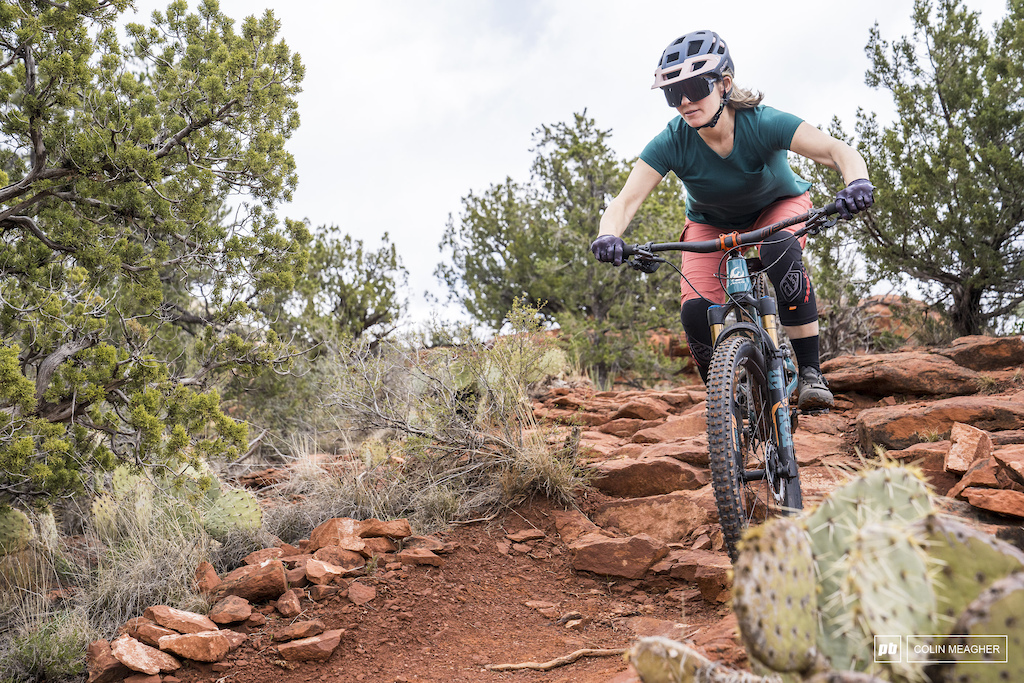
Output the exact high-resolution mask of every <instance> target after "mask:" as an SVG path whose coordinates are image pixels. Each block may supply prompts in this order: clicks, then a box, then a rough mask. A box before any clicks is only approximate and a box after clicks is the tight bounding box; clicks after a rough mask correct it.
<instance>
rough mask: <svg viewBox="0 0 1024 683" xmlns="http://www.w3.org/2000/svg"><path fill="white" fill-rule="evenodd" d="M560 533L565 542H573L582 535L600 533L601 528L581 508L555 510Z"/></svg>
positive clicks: (553, 516)
mask: <svg viewBox="0 0 1024 683" xmlns="http://www.w3.org/2000/svg"><path fill="white" fill-rule="evenodd" d="M551 517H552V518H553V520H554V523H555V529H556V530H557V531H558V535H559V536H560V537H561V539H562V541H563V542H565V543H572V542H573V541H575V540H576V539H578V538H580V537H581V536H586V535H587V534H595V533H600V531H601V528H600V527H599V526H597V525H596V524H594V523H593V522H592V521H590V519H588V518H587V516H586V515H584V514H583V513H582V512H580V511H579V510H555V511H554V512H552V513H551Z"/></svg>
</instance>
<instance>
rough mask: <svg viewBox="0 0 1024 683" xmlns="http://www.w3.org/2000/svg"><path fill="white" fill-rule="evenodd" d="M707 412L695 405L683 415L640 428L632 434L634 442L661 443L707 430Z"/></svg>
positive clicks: (696, 434)
mask: <svg viewBox="0 0 1024 683" xmlns="http://www.w3.org/2000/svg"><path fill="white" fill-rule="evenodd" d="M707 430H708V420H707V413H706V412H705V410H704V408H703V407H702V406H698V407H695V408H693V409H691V410H689V411H687V412H686V414H684V415H678V416H673V417H670V418H668V419H667V420H665V422H663V423H662V424H659V425H656V426H654V427H648V428H646V429H641V430H639V431H638V432H636V433H635V434H634V435H633V438H632V441H633V442H634V443H662V442H665V441H674V440H678V439H688V438H691V437H694V436H698V435H700V434H703V433H705V432H707Z"/></svg>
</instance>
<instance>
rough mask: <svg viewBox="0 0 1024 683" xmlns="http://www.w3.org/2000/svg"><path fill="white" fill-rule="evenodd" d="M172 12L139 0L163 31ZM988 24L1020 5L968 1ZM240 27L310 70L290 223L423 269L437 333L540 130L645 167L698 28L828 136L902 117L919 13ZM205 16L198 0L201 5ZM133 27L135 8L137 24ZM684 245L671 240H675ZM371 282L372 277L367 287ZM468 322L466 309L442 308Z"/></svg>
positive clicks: (475, 18) (884, 1)
mask: <svg viewBox="0 0 1024 683" xmlns="http://www.w3.org/2000/svg"><path fill="white" fill-rule="evenodd" d="M167 4H168V3H167V2H164V1H161V0H136V7H137V13H136V16H135V17H134V18H133V20H135V21H144V22H148V18H149V15H150V14H151V12H152V10H153V9H163V8H164V7H166V5H167ZM967 4H968V6H969V7H970V8H972V9H974V10H977V11H980V12H981V14H982V24H983V26H985V27H987V28H991V26H992V24H993V23H994V22H995V21H997V20H998V19H1000V18H1001V17H1002V16H1004V15H1005V13H1006V12H1005V1H1004V0H967ZM220 5H221V9H222V10H223V11H224V12H225V13H226V14H227V15H228V16H231V17H233V18H235V19H236V20H239V21H240V20H241V19H242V18H243V17H245V16H248V15H252V14H256V15H262V13H263V12H264V11H265V10H266V9H267V8H269V9H271V10H273V12H274V15H275V16H276V17H277V18H278V19H279V20H280V21H281V23H282V31H281V37H282V38H283V39H284V40H285V41H286V42H287V43H288V45H289V46H290V47H291V48H292V49H293V50H295V51H297V52H299V54H301V55H302V60H303V62H304V64H305V66H306V78H305V81H304V82H303V93H302V94H301V95H300V96H299V112H300V115H301V119H302V125H301V127H300V129H299V130H298V132H297V133H296V134H295V135H294V137H293V138H292V140H291V142H290V145H289V148H290V150H291V152H292V153H293V154H294V155H295V158H296V161H297V163H298V170H299V186H298V190H297V191H296V193H295V196H294V200H293V201H292V202H291V204H289V205H286V206H283V207H281V209H280V211H279V212H278V215H279V216H280V217H289V218H295V219H308V220H309V221H310V223H311V224H312V225H313V226H314V227H315V226H319V225H325V224H326V225H330V224H334V225H338V226H340V227H341V229H342V230H343V231H344V232H347V233H349V234H351V235H352V236H354V237H356V238H360V239H362V240H363V241H364V243H365V245H366V246H367V247H369V248H372V249H375V248H377V246H379V243H380V239H381V236H382V235H383V234H384V233H388V234H389V235H390V238H391V240H392V241H393V242H394V243H395V244H396V245H397V248H398V252H399V254H400V256H401V258H402V260H403V263H404V265H405V266H406V268H407V269H408V270H409V275H410V276H409V290H408V297H409V304H410V307H409V309H410V310H409V316H408V317H409V319H410V320H411V321H423V320H425V319H426V318H427V317H428V316H429V313H430V310H431V306H430V304H428V303H427V301H426V299H425V298H424V291H425V290H428V289H429V290H432V291H434V292H436V293H437V294H438V295H440V297H441V298H442V299H444V298H446V297H445V294H446V293H445V292H443V291H442V290H441V288H440V285H439V284H438V283H437V282H436V281H435V279H434V277H433V271H434V268H435V267H436V265H437V263H438V262H439V261H440V259H441V258H442V254H441V252H440V251H439V249H438V244H439V242H440V240H441V235H442V233H443V232H444V229H445V225H446V222H447V219H448V216H449V214H454V215H455V216H456V217H457V216H458V214H459V212H460V210H461V202H460V200H461V198H462V197H463V196H465V195H466V194H467V193H468V192H470V191H471V190H474V191H480V190H484V189H486V188H487V187H489V186H490V185H491V184H494V183H500V182H503V181H504V180H505V178H506V177H511V178H513V179H514V180H517V181H520V182H525V181H527V180H528V178H529V167H530V163H531V161H532V158H533V155H532V153H531V151H530V148H531V133H532V132H533V131H534V130H535V129H536V128H538V127H539V126H541V125H542V124H552V123H558V122H560V121H569V120H571V119H572V117H573V114H574V113H577V112H582V111H583V110H584V109H586V110H587V113H588V115H589V116H591V117H593V118H594V119H595V120H596V123H597V125H598V126H599V127H600V128H603V129H611V130H612V137H611V140H610V144H611V147H612V149H613V150H615V152H616V154H617V155H618V156H619V157H621V158H633V157H634V156H636V155H637V154H639V152H640V151H641V149H643V146H644V145H645V144H646V143H647V142H648V140H650V138H652V137H653V136H654V135H655V134H657V133H658V132H659V131H660V130H661V129H662V128H663V127H664V126H665V124H666V123H667V122H668V120H669V119H670V118H671V117H672V116H674V115H675V112H674V111H673V110H671V109H669V108H668V106H667V105H666V104H665V99H664V97H663V96H662V95H661V93H659V92H657V91H652V90H650V86H651V83H652V82H653V74H654V69H655V66H656V63H657V60H658V57H659V56H660V55H661V51H662V50H663V49H664V48H665V46H666V45H668V44H669V43H670V42H671V41H672V40H674V39H675V38H677V37H678V36H680V35H682V34H684V33H687V32H689V31H693V30H699V29H711V30H714V31H717V32H718V33H719V34H720V35H721V36H722V37H723V39H724V40H725V41H726V42H727V44H728V45H729V48H730V50H731V52H732V55H733V61H734V62H735V64H736V81H737V83H738V84H739V85H741V86H743V87H747V88H751V89H755V90H761V91H763V92H764V93H765V95H766V98H765V104H769V105H771V106H774V107H776V108H779V109H782V110H785V111H789V112H791V113H793V114H796V115H798V116H800V117H801V118H803V119H804V120H806V121H808V122H809V123H811V124H813V125H816V126H827V125H828V123H829V122H830V120H831V119H832V117H833V116H838V117H839V118H840V119H841V120H842V121H843V122H844V125H845V127H846V129H847V130H848V131H852V128H853V122H854V119H855V113H856V111H857V108H858V107H863V108H864V109H866V110H867V111H874V112H877V113H878V114H879V116H880V118H881V119H882V120H888V119H889V118H891V115H892V104H891V101H890V100H888V99H887V98H886V95H885V93H884V92H880V91H875V90H872V89H870V88H868V86H866V85H865V84H864V72H865V70H866V69H867V67H868V61H867V57H866V56H865V54H864V46H865V45H866V44H867V41H868V32H869V30H870V28H871V27H872V25H874V24H875V23H876V22H877V23H878V25H879V27H880V29H881V31H882V34H883V36H884V37H885V38H887V39H895V38H898V37H900V36H902V35H905V34H909V32H910V31H911V21H910V14H911V11H912V8H913V0H847V1H843V2H840V1H838V0H792V1H783V2H763V1H759V0H732V1H731V2H710V1H709V2H692V1H690V0H686V1H683V0H661V1H660V2H656V1H652V0H388V1H386V2H380V1H375V0H359V1H358V2H355V1H351V0H221V2H220ZM189 6H190V8H191V9H193V10H194V9H195V7H196V6H197V0H189ZM130 17H131V12H130V11H129V13H128V16H127V17H126V19H127V18H130ZM669 237H674V236H668V235H666V239H668V238H669ZM368 276H370V277H372V274H368ZM439 313H440V315H441V317H442V318H449V319H451V318H454V317H455V316H456V315H457V313H456V311H455V310H454V309H451V310H447V311H446V310H441V311H440V312H439Z"/></svg>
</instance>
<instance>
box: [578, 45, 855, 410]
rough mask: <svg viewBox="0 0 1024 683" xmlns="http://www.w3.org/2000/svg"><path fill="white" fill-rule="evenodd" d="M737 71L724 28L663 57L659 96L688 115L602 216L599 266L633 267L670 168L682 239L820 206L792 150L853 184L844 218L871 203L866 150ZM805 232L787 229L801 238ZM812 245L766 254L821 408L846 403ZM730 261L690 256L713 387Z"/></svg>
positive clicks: (690, 305) (703, 363)
mask: <svg viewBox="0 0 1024 683" xmlns="http://www.w3.org/2000/svg"><path fill="white" fill-rule="evenodd" d="M733 72H734V67H733V61H732V58H731V57H730V55H729V48H728V47H727V46H726V44H725V42H724V41H723V40H722V39H721V37H720V36H719V35H718V34H717V33H715V32H713V31H694V32H692V33H687V34H686V35H684V36H682V37H680V38H678V39H676V40H674V41H672V43H671V44H670V45H669V46H668V47H667V48H666V49H665V51H664V52H663V53H662V55H661V59H660V61H659V63H658V68H657V70H656V71H655V81H654V85H653V86H652V89H654V88H660V89H661V90H662V91H663V92H664V94H665V99H666V100H667V101H668V105H669V106H670V107H672V108H673V109H675V110H676V111H677V112H678V113H679V116H677V117H675V118H674V119H673V120H672V121H670V122H669V124H668V126H667V127H666V128H665V130H663V131H662V132H661V133H660V134H659V135H657V136H656V137H655V138H654V139H653V140H651V142H650V143H649V144H648V145H647V147H645V148H644V150H643V152H642V153H641V154H640V159H639V160H638V161H637V163H636V165H635V166H634V167H633V169H632V170H631V172H630V174H629V177H628V178H627V179H626V183H625V185H624V186H623V188H622V190H621V191H620V192H619V194H618V196H616V197H615V199H613V200H612V201H611V203H609V205H608V208H607V209H606V210H605V212H604V214H603V215H602V216H601V227H600V235H599V236H598V238H597V239H596V240H595V241H594V242H593V244H592V245H591V251H592V252H593V253H594V255H595V256H596V257H597V259H598V260H600V261H604V262H608V263H612V264H613V265H615V266H618V265H621V264H622V262H623V248H624V243H623V241H622V234H623V233H624V232H625V230H626V228H627V226H628V225H629V222H630V221H631V220H632V219H633V216H634V215H635V214H636V212H637V209H639V207H640V205H641V204H642V203H643V202H644V200H645V199H646V198H647V197H648V195H650V193H651V192H652V191H653V190H654V188H655V187H656V186H657V185H658V183H660V182H661V179H662V178H663V177H664V176H665V175H667V174H668V173H669V171H671V172H673V173H675V174H676V175H677V176H678V177H679V179H680V180H681V181H682V183H683V187H684V188H685V190H686V224H685V227H684V229H683V232H682V234H681V235H680V238H679V239H680V240H681V241H696V240H709V239H716V238H717V237H719V236H720V235H722V234H726V233H730V232H734V231H740V232H745V231H748V230H754V229H757V228H760V227H763V226H766V225H770V224H772V223H776V222H779V221H782V220H785V219H787V218H790V217H793V216H797V215H800V214H802V213H804V212H806V211H808V210H809V209H810V208H811V200H810V195H809V193H808V189H809V188H810V183H808V182H807V181H806V180H803V179H802V178H800V177H799V176H797V175H796V174H795V173H793V171H792V169H791V168H790V166H789V162H788V160H787V152H788V151H793V152H796V153H797V154H799V155H801V156H803V157H806V158H808V159H811V160H813V161H815V162H817V163H820V164H824V165H826V166H830V167H832V168H835V169H837V170H838V171H839V172H840V173H841V174H842V177H843V181H844V182H845V183H846V187H845V188H843V189H842V190H840V191H839V193H838V194H837V195H836V200H835V203H836V208H837V209H838V210H839V214H840V216H841V217H843V218H850V217H851V215H852V214H854V213H857V212H859V211H863V210H864V209H867V208H868V207H870V206H871V204H872V203H873V201H874V197H873V192H874V188H873V187H872V185H871V182H870V181H869V180H868V169H867V165H866V164H865V163H864V159H863V157H861V155H860V154H859V153H858V152H857V151H856V150H855V149H853V148H852V147H850V146H849V145H847V144H846V143H844V142H842V141H841V140H837V139H835V138H833V137H832V136H830V135H828V134H827V133H824V132H822V131H820V130H818V129H817V128H815V127H814V126H812V125H810V124H808V123H806V122H804V121H803V120H802V119H800V118H798V117H796V116H794V115H792V114H787V113H784V112H781V111H778V110H776V109H773V108H771V107H767V106H765V105H763V104H761V99H762V97H763V95H761V94H760V93H756V94H755V93H752V92H750V91H747V90H743V89H741V88H739V87H737V86H736V85H734V83H733ZM802 225H803V224H802V223H801V224H797V225H794V226H791V227H790V228H787V230H788V231H789V232H790V233H792V232H796V231H797V230H798V229H799V228H800V227H801V226H802ZM805 240H806V237H802V238H799V239H772V240H767V241H765V242H763V243H762V244H760V245H759V251H760V257H761V261H762V262H763V263H764V264H765V265H766V266H767V272H768V278H769V280H770V281H771V282H772V285H773V286H774V287H775V291H776V296H777V298H778V302H779V318H780V320H781V322H782V325H783V327H784V328H785V330H786V333H787V336H788V337H789V340H790V342H791V343H792V345H793V350H794V352H795V354H796V360H797V365H798V367H799V384H798V394H797V406H798V407H799V408H800V409H801V410H804V411H809V410H820V409H826V408H830V407H832V406H833V404H834V400H833V397H832V393H831V392H830V391H829V389H828V387H827V385H826V384H825V381H824V378H823V377H822V376H821V369H820V359H819V350H818V310H817V304H816V302H815V298H814V287H813V285H812V284H811V281H810V278H809V277H808V275H807V271H806V270H805V269H804V264H803V257H802V255H803V246H804V243H805ZM723 256H724V253H723V252H715V253H710V254H697V253H689V252H684V253H683V256H682V268H681V270H682V274H683V277H682V283H681V287H682V303H681V307H680V318H681V320H682V325H683V331H684V333H685V334H686V341H687V343H688V344H689V347H690V354H691V357H692V358H693V360H694V362H695V363H696V365H697V369H698V371H699V372H700V375H701V378H702V379H704V380H705V381H707V373H708V369H709V366H710V364H711V353H712V340H711V330H710V327H709V325H708V317H707V314H708V307H709V306H711V305H713V304H722V303H724V302H725V299H726V292H725V289H724V287H723V284H722V283H723V282H724V281H725V274H724V273H723V272H722V268H723V265H724V263H725V260H726V259H725V258H723Z"/></svg>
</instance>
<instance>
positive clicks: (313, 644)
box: [277, 629, 345, 662]
mask: <svg viewBox="0 0 1024 683" xmlns="http://www.w3.org/2000/svg"><path fill="white" fill-rule="evenodd" d="M344 633H345V631H344V629H337V630H333V631H325V632H324V633H321V634H320V635H318V636H313V637H311V638H302V639H299V640H293V641H291V642H289V643H283V644H282V645H279V646H278V648H277V651H278V653H279V654H280V655H281V658H282V659H285V660H287V661H289V662H311V661H323V660H325V659H328V658H330V656H331V654H332V653H333V652H334V651H335V650H336V649H337V647H338V645H339V644H340V643H341V636H342V634H344Z"/></svg>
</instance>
